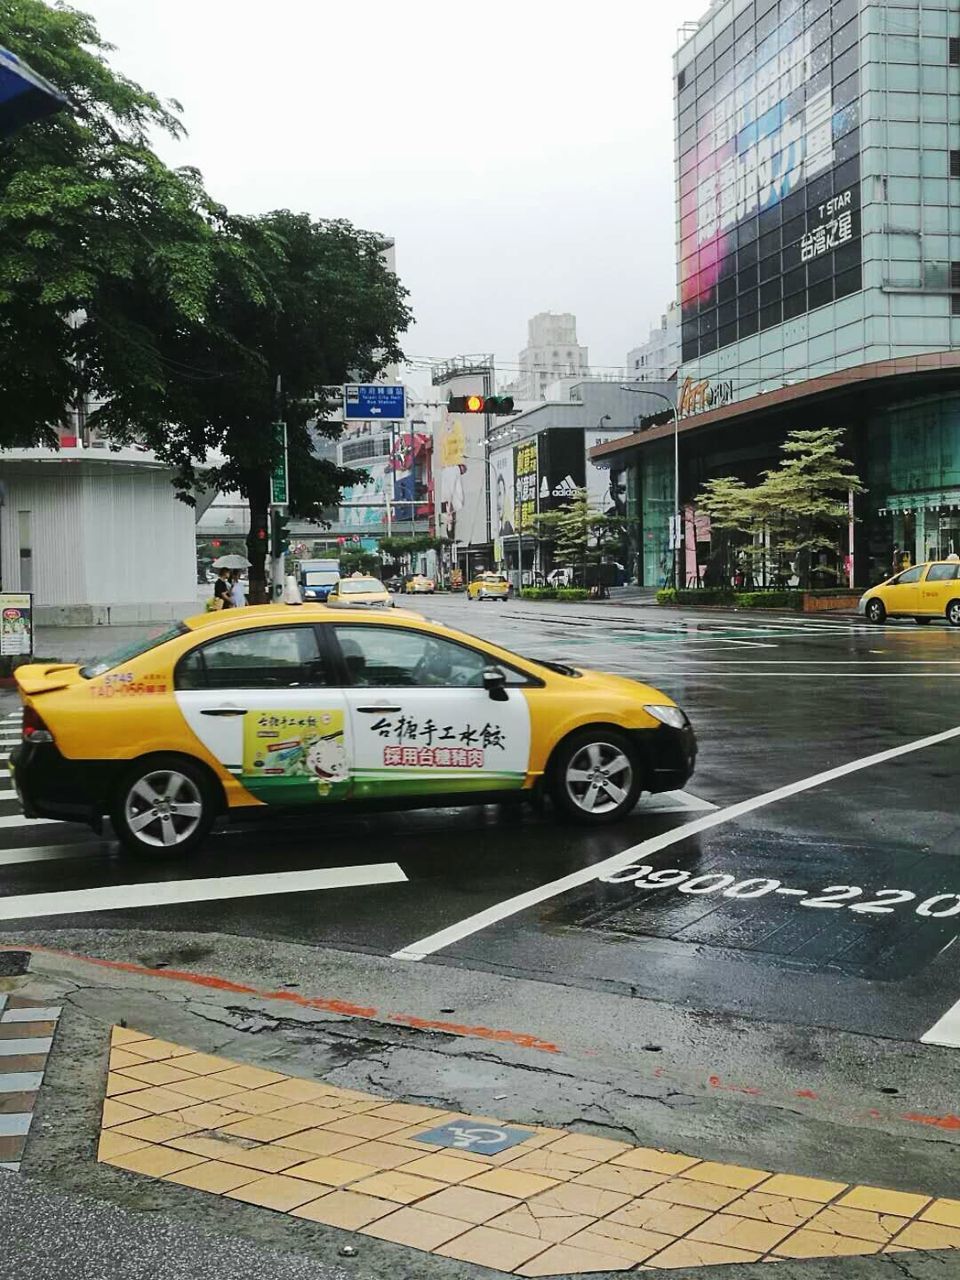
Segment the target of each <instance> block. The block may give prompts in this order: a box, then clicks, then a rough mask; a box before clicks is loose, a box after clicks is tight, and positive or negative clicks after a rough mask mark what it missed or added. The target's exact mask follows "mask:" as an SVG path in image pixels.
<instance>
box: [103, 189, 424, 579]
mask: <svg viewBox="0 0 960 1280" xmlns="http://www.w3.org/2000/svg"><path fill="white" fill-rule="evenodd" d="M233 234H235V235H236V237H237V240H238V242H239V243H240V245H241V246H242V257H241V266H242V269H241V270H238V269H237V266H236V263H235V262H234V261H233V260H231V259H225V260H223V262H222V264H221V265H222V270H221V271H220V272H219V273H218V274H217V275H216V277H215V279H214V281H213V284H212V290H211V292H212V298H213V299H214V303H213V305H212V308H211V311H212V314H211V316H210V317H209V319H207V320H206V321H205V322H204V323H202V324H190V325H185V324H183V323H180V322H178V321H177V320H176V318H175V317H173V316H172V315H169V314H168V315H167V316H165V317H164V323H163V324H162V326H161V327H160V328H159V331H158V332H157V336H156V340H157V343H158V346H159V347H160V350H161V351H162V353H163V375H162V377H161V378H160V380H159V381H158V382H157V383H156V384H155V385H153V386H152V387H150V388H148V389H143V388H142V387H139V386H137V385H136V384H132V385H131V386H130V387H129V388H128V389H127V390H126V391H125V393H124V394H123V395H118V396H117V397H115V398H114V400H113V401H111V403H110V404H108V405H106V406H104V408H103V409H102V410H101V411H100V412H99V420H100V421H101V422H102V423H103V424H104V425H105V427H106V429H107V430H108V431H109V432H110V434H111V435H112V436H113V438H114V439H125V438H129V439H137V440H140V441H143V442H145V443H146V444H148V445H149V447H150V448H152V449H153V450H154V451H155V452H156V453H157V455H158V456H159V457H160V458H162V459H163V460H164V461H166V462H168V463H170V464H171V466H173V467H174V468H175V471H176V475H177V481H178V484H179V485H180V488H181V492H183V493H184V494H189V493H190V492H191V490H193V489H195V488H197V487H199V486H200V485H204V486H206V485H214V486H216V487H217V488H218V489H221V490H239V492H240V493H241V494H242V495H243V496H244V497H245V498H246V499H247V501H248V504H249V507H250V514H251V528H252V529H253V530H256V529H257V528H260V527H263V524H264V522H265V520H266V514H267V506H268V502H269V474H270V470H271V468H272V466H273V465H274V463H275V462H276V461H277V460H278V456H279V447H278V442H277V436H276V433H275V431H274V429H273V425H274V423H275V422H276V421H277V420H278V419H279V418H281V417H282V418H283V420H284V421H285V422H286V425H287V448H288V457H289V467H288V470H289V478H290V512H291V514H292V515H293V516H295V517H298V518H301V519H317V520H319V519H320V513H321V511H322V509H323V508H324V507H329V506H332V505H336V503H337V500H338V498H339V494H340V488H341V487H342V486H343V485H348V484H354V483H357V482H358V481H360V480H362V479H363V475H364V473H363V472H362V471H357V470H352V469H349V468H341V467H338V466H337V465H336V464H335V463H334V462H332V461H330V460H329V459H326V458H322V457H320V456H318V455H317V452H316V450H315V441H316V438H317V437H318V436H321V437H322V436H328V437H333V436H336V435H338V434H339V432H340V424H339V422H338V421H335V420H333V419H332V418H331V417H330V416H329V415H330V411H331V410H332V409H334V408H335V407H336V406H337V404H338V403H339V397H340V388H339V384H342V383H343V382H345V381H348V380H351V379H352V378H360V379H369V378H373V377H376V376H377V374H379V373H380V372H381V371H382V370H383V368H384V367H385V366H386V365H387V364H388V363H390V362H391V361H395V360H398V359H400V358H401V356H402V352H401V350H400V346H399V334H400V333H401V332H402V331H403V330H404V329H406V327H407V325H408V323H409V320H410V312H409V310H408V308H407V305H406V302H405V298H406V291H405V290H404V288H403V287H402V285H400V283H399V281H398V280H397V278H396V276H395V275H394V274H393V273H392V272H391V271H389V270H388V268H387V267H386V265H385V262H384V257H383V252H384V249H385V248H386V242H385V241H384V240H383V239H382V238H381V237H379V236H377V235H375V234H373V233H372V232H368V231H361V230H359V229H357V228H355V227H353V226H351V224H350V223H348V222H344V221H329V220H314V219H312V218H311V217H310V216H309V215H308V214H300V213H291V212H290V211H288V210H278V211H276V212H273V213H269V214H266V215H264V216H262V217H259V218H255V219H242V220H235V222H234V224H233ZM251 262H254V263H256V270H257V273H258V277H259V287H258V289H257V290H256V292H253V291H251V289H250V288H249V279H248V275H247V269H246V268H247V265H248V264H249V263H251ZM278 388H279V389H280V394H279V395H278ZM203 462H205V467H204V468H203V470H202V473H201V470H200V466H199V464H200V463H203ZM248 545H249V550H248V555H249V558H250V560H251V571H250V580H251V599H253V600H256V599H257V598H259V597H260V594H261V592H262V590H263V586H262V583H263V574H264V553H265V548H264V543H263V540H261V539H258V538H256V537H255V536H252V537H251V539H250V541H249V544H248Z"/></svg>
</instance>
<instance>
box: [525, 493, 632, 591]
mask: <svg viewBox="0 0 960 1280" xmlns="http://www.w3.org/2000/svg"><path fill="white" fill-rule="evenodd" d="M536 524H537V533H538V535H539V536H540V537H541V538H545V539H547V540H548V541H550V542H552V543H553V544H554V549H555V555H556V557H557V559H559V560H560V561H561V563H563V564H569V565H573V566H574V567H575V568H576V569H577V570H579V573H580V580H581V582H583V583H584V584H586V580H587V566H588V565H597V564H599V563H600V561H601V560H602V559H603V557H604V555H607V554H609V553H610V552H612V551H614V550H615V549H617V548H619V546H620V543H621V540H622V538H623V532H624V528H625V526H626V521H625V520H624V518H623V517H622V516H610V515H605V514H604V513H603V512H602V511H598V510H597V509H596V508H595V507H593V506H591V504H590V499H589V497H588V496H587V491H586V489H577V491H576V492H575V493H574V495H573V497H572V498H571V499H570V501H569V502H568V503H566V504H565V505H564V506H562V507H560V508H558V509H557V510H556V511H546V512H544V513H543V514H542V515H539V516H537V518H536Z"/></svg>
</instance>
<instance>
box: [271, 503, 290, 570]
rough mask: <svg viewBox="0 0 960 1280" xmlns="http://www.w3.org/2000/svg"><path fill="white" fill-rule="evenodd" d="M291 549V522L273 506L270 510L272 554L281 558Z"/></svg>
mask: <svg viewBox="0 0 960 1280" xmlns="http://www.w3.org/2000/svg"><path fill="white" fill-rule="evenodd" d="M289 550H290V523H289V521H288V520H287V517H286V516H285V515H284V514H283V512H282V511H279V510H278V509H277V508H276V507H273V508H272V509H271V511H270V554H271V556H273V558H274V560H279V559H280V557H281V556H283V555H286V553H287V552H288V551H289Z"/></svg>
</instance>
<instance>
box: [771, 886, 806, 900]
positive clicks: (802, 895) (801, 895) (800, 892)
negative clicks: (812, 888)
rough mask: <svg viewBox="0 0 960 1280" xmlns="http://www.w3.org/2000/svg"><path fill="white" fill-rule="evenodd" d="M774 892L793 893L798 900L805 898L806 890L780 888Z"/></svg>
mask: <svg viewBox="0 0 960 1280" xmlns="http://www.w3.org/2000/svg"><path fill="white" fill-rule="evenodd" d="M774 892H775V893H795V894H796V895H797V897H798V898H805V897H806V896H807V890H806V889H785V888H783V887H781V888H779V889H776V890H774Z"/></svg>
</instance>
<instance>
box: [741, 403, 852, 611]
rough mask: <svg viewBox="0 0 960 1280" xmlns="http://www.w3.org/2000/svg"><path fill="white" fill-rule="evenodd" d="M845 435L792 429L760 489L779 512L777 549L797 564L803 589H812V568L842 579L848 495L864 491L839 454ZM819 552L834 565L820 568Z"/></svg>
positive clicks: (821, 429) (832, 430)
mask: <svg viewBox="0 0 960 1280" xmlns="http://www.w3.org/2000/svg"><path fill="white" fill-rule="evenodd" d="M844 435H845V432H844V431H843V429H842V428H838V427H817V428H814V429H813V430H808V431H791V432H790V434H789V435H788V436H787V439H786V442H785V443H784V444H783V446H782V450H781V451H782V453H783V455H784V456H783V458H782V460H781V462H780V465H779V466H778V467H777V468H776V469H775V470H773V471H767V472H765V473H764V477H763V482H762V484H761V485H760V490H761V495H760V497H761V500H762V502H763V503H764V504H765V505H766V507H767V508H768V509H769V510H771V511H775V512H776V513H777V521H778V530H777V532H778V537H777V544H778V548H779V550H780V551H781V553H783V554H785V555H788V556H789V557H790V558H791V559H795V560H796V562H797V569H798V572H799V575H800V585H801V586H802V587H809V586H810V585H811V578H812V574H813V572H814V570H816V571H817V572H820V573H827V574H831V575H834V576H838V567H837V566H838V563H839V560H840V556H839V554H838V545H839V542H840V533H841V530H842V529H844V528H845V527H846V525H847V522H848V521H849V518H850V515H849V494H850V493H863V492H864V486H863V484H862V483H861V481H860V477H859V476H858V475H857V473H856V472H855V471H854V469H853V463H852V462H851V461H850V460H849V458H845V457H844V456H843V455H842V454H841V452H840V450H841V448H842V445H843V440H844ZM820 552H826V553H827V554H828V555H832V556H833V557H834V563H832V564H831V563H829V561H828V562H827V563H825V564H822V565H820V564H817V563H816V561H817V559H818V558H819V554H820Z"/></svg>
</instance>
